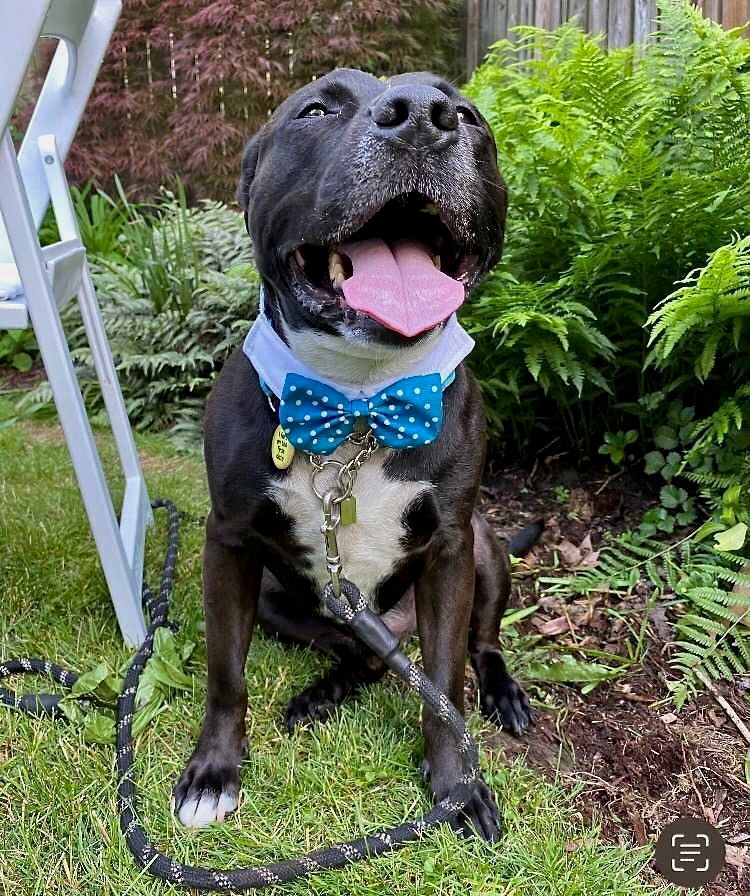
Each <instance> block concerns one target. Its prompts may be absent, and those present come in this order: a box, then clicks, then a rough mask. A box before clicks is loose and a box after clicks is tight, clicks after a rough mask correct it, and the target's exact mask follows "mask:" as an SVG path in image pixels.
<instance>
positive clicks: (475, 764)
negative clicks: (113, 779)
mask: <svg viewBox="0 0 750 896" xmlns="http://www.w3.org/2000/svg"><path fill="white" fill-rule="evenodd" d="M153 507H154V509H157V508H164V509H166V511H167V514H168V516H169V535H168V541H167V552H166V557H165V559H164V567H163V569H162V577H161V585H160V588H159V593H158V594H157V595H154V594H153V593H152V592H151V591H150V589H149V587H148V586H147V585H146V584H145V583H144V585H143V605H144V608H145V610H146V612H147V613H148V616H149V619H150V624H149V627H148V631H147V634H146V640H145V641H144V642H143V644H141V646H140V648H139V649H138V652H137V653H136V654H135V656H134V657H133V660H132V662H131V664H130V668H129V669H128V671H127V674H126V675H125V681H124V683H123V690H122V693H121V694H120V697H119V699H118V701H117V777H118V787H117V792H118V808H119V812H120V829H121V830H122V833H123V836H124V837H125V842H126V843H127V845H128V848H129V849H130V851H131V852H132V853H133V855H134V856H135V858H136V860H137V862H138V863H139V864H140V865H142V866H143V867H144V868H145V869H146V870H147V871H148V873H149V874H151V875H152V876H154V877H157V878H159V879H160V880H164V881H168V882H169V883H171V884H176V885H177V886H181V887H192V888H194V889H198V890H255V889H260V888H262V887H269V886H274V885H277V884H284V883H289V882H291V881H294V880H298V879H299V878H302V877H306V876H307V875H310V874H314V873H315V872H317V871H324V870H328V869H333V868H343V867H344V866H345V865H349V864H352V863H353V862H359V861H361V860H362V859H369V858H375V857H376V856H379V855H382V854H383V853H386V852H391V851H393V850H396V849H398V848H400V847H401V846H405V845H406V844H407V843H410V842H412V841H414V840H417V839H419V838H420V837H421V836H422V835H423V834H424V833H425V832H426V831H428V830H429V829H431V828H434V827H437V826H438V825H441V824H443V823H444V822H446V821H450V820H451V819H452V818H455V817H456V816H457V815H458V814H459V813H460V812H461V811H462V810H463V809H464V808H465V807H466V805H467V803H468V802H469V801H470V799H471V798H472V787H473V785H474V783H475V781H476V780H477V777H478V775H479V755H478V751H477V745H476V743H475V741H474V739H473V738H472V737H471V735H470V734H469V732H468V730H467V728H466V724H465V722H464V719H463V717H462V716H461V714H460V713H459V712H458V710H457V709H456V708H455V706H453V704H452V703H451V702H450V700H448V698H447V697H446V695H445V694H443V693H442V692H441V691H440V690H438V688H436V687H435V685H434V684H433V683H432V682H431V681H430V679H429V678H428V677H427V676H426V675H425V673H424V672H423V671H422V669H421V668H420V667H419V666H417V665H416V664H414V663H412V662H411V660H410V659H409V658H408V657H407V656H405V654H403V653H402V652H401V651H400V650H399V649H398V645H399V642H398V639H397V638H396V637H395V635H393V633H392V632H391V631H390V629H389V628H388V627H387V626H386V625H385V624H384V623H383V621H382V620H381V619H380V617H379V616H377V615H376V614H375V613H373V612H372V611H371V610H370V609H369V608H368V607H367V605H366V603H365V601H364V599H363V597H362V595H361V594H360V592H359V589H358V588H357V587H356V586H355V585H353V584H352V583H351V582H349V581H347V580H346V579H341V596H340V597H336V596H335V595H334V591H333V588H332V586H331V585H328V586H327V587H326V589H325V591H324V592H323V599H324V600H325V603H326V605H327V606H328V608H329V609H330V610H331V611H332V612H333V613H334V614H335V615H336V616H337V617H338V618H339V619H341V620H342V621H343V622H345V623H347V625H349V627H350V628H351V629H352V631H353V632H354V633H355V634H356V635H357V637H359V638H360V639H361V640H362V641H363V642H364V643H365V644H366V645H367V646H368V647H369V648H370V649H371V650H372V651H373V652H374V653H375V654H376V655H377V656H379V657H380V658H381V659H382V660H383V661H384V662H385V663H386V664H387V666H388V667H389V668H390V669H391V670H392V671H393V672H395V673H396V674H397V675H398V676H400V677H401V678H402V679H403V680H404V681H405V682H406V683H407V684H408V685H409V687H410V688H412V689H413V690H415V691H417V692H418V694H419V696H420V697H421V699H422V702H423V704H424V705H425V707H427V708H429V709H431V710H432V711H433V712H434V713H435V714H436V715H437V716H438V718H440V719H441V721H442V722H443V724H444V725H446V727H447V728H448V729H449V731H450V732H451V734H452V735H453V737H454V738H455V739H456V742H457V744H458V746H459V750H460V753H461V758H462V776H461V779H460V781H459V783H458V784H456V785H455V786H454V787H453V789H452V790H451V791H450V792H449V793H448V795H447V796H446V797H444V798H443V799H442V800H440V802H438V803H436V804H435V806H433V808H432V809H431V810H430V811H429V812H427V813H426V814H425V815H423V816H422V817H421V818H419V819H417V820H415V821H407V822H404V823H403V824H400V825H398V826H397V827H394V828H390V829H389V830H386V831H382V832H380V833H377V834H370V835H368V836H366V837H360V838H359V839H357V840H352V841H350V842H349V843H339V844H337V845H335V846H328V847H325V848H323V849H319V850H316V851H315V852H311V853H308V854H307V855H305V856H302V857H300V858H296V859H286V860H284V861H281V862H275V863H273V864H271V865H263V866H260V867H257V868H237V869H234V870H222V869H214V868H198V867H196V866H193V865H182V864H180V863H179V862H177V861H176V860H175V859H172V858H170V857H169V856H167V855H165V854H164V853H162V852H160V851H159V850H158V849H157V848H156V847H155V846H154V845H153V844H152V843H151V842H150V840H149V839H148V836H147V834H146V831H145V830H144V829H143V827H142V826H141V824H140V822H139V821H138V817H137V815H136V805H135V804H136V786H135V781H134V779H133V776H132V768H133V762H134V755H133V733H132V725H133V716H134V714H135V695H136V691H137V689H138V680H139V678H140V676H141V672H142V671H143V669H144V668H145V666H146V663H147V662H148V660H149V658H150V657H151V654H152V652H153V643H154V636H155V634H156V632H157V630H158V629H159V628H161V627H163V626H173V623H171V622H170V621H169V602H170V599H171V596H172V590H173V588H174V571H175V564H176V561H177V548H178V541H179V526H180V519H179V514H178V512H177V508H176V507H175V506H174V504H173V503H172V502H171V501H167V500H158V501H154V502H153ZM344 598H345V599H344ZM25 673H41V674H45V675H49V676H51V677H52V678H53V679H54V680H55V681H57V682H58V683H59V684H61V685H63V686H64V687H68V688H69V687H71V686H72V685H73V684H74V683H75V681H76V679H77V678H78V676H77V675H76V673H75V672H71V671H70V670H69V669H64V668H62V667H61V666H57V665H55V664H53V663H50V662H48V661H46V660H39V659H14V660H6V661H4V662H0V679H2V678H6V677H8V676H9V675H17V674H25ZM61 699H62V696H61V695H59V694H23V695H17V694H15V693H14V692H13V691H9V690H6V689H4V688H0V703H2V704H5V705H6V706H12V707H15V708H16V709H19V710H21V711H22V712H25V713H27V714H29V715H33V716H50V717H52V718H59V717H61V716H62V715H63V714H62V712H61V710H59V709H58V707H57V704H58V703H59V702H60V700H61Z"/></svg>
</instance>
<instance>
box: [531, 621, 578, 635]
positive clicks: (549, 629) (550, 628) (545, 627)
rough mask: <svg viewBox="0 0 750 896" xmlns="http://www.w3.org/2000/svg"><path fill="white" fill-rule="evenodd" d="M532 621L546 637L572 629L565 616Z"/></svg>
mask: <svg viewBox="0 0 750 896" xmlns="http://www.w3.org/2000/svg"><path fill="white" fill-rule="evenodd" d="M531 622H532V625H533V626H534V627H535V628H536V629H537V631H538V632H539V633H540V634H542V635H544V636H545V638H552V637H554V636H555V635H561V634H562V633H563V632H567V631H569V629H570V625H569V624H568V620H567V618H566V617H565V616H558V617H557V618H556V619H547V620H546V621H542V620H541V619H532V620H531Z"/></svg>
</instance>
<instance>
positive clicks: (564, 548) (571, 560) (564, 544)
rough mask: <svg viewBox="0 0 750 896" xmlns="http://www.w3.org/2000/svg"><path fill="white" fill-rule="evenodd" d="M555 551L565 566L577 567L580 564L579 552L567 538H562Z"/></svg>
mask: <svg viewBox="0 0 750 896" xmlns="http://www.w3.org/2000/svg"><path fill="white" fill-rule="evenodd" d="M557 550H558V553H559V554H560V559H561V560H562V562H563V563H564V564H565V565H566V566H571V567H574V566H578V564H579V563H580V562H581V552H580V551H579V550H578V548H577V547H576V546H575V545H574V544H573V542H572V541H568V539H567V538H563V540H562V541H561V542H560V543H559V544H558V545H557Z"/></svg>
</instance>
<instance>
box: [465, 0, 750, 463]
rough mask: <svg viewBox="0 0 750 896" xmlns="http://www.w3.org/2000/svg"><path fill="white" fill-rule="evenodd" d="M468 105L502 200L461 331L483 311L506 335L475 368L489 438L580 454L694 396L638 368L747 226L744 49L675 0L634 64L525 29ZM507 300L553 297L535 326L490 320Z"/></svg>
mask: <svg viewBox="0 0 750 896" xmlns="http://www.w3.org/2000/svg"><path fill="white" fill-rule="evenodd" d="M467 91H468V93H469V94H470V95H471V97H472V98H473V99H474V100H475V102H476V103H477V104H478V105H479V107H480V109H481V110H482V112H483V113H484V115H485V116H486V117H487V119H488V121H489V122H490V124H491V126H492V128H493V131H494V134H495V138H496V140H497V144H498V152H499V157H500V163H501V167H502V170H503V172H504V174H505V176H506V179H507V180H508V184H509V195H510V211H509V221H508V225H509V226H508V234H507V239H506V254H505V258H504V261H503V263H502V265H501V267H500V268H499V269H498V271H497V273H496V274H495V275H494V276H493V277H491V278H489V279H488V281H487V282H486V284H485V285H484V286H483V288H482V291H481V294H480V298H479V300H478V301H477V302H476V303H475V304H473V305H471V306H469V307H468V308H467V309H466V311H465V316H464V319H465V320H466V322H467V323H468V325H469V327H470V329H473V330H474V331H476V332H494V330H493V323H492V320H491V316H492V314H494V315H495V318H496V322H497V323H498V324H499V329H498V333H500V334H501V338H499V339H495V340H494V341H492V342H489V341H488V342H487V343H486V344H484V345H483V346H481V347H480V351H478V352H477V353H476V357H475V358H474V362H473V363H474V366H475V370H476V372H477V373H478V375H479V378H480V381H481V382H482V384H483V386H484V388H485V391H486V393H487V395H488V397H489V400H490V404H492V403H493V402H494V401H495V400H496V398H497V397H498V396H500V397H501V399H502V402H501V410H502V412H501V413H498V412H497V411H496V410H495V412H494V413H493V414H492V416H491V423H492V424H493V428H494V432H495V435H496V436H500V437H501V438H502V439H504V443H505V446H508V444H509V443H511V444H514V445H515V448H516V449H517V450H518V449H521V448H522V447H523V446H524V445H525V444H526V443H527V442H528V441H529V440H530V439H532V438H548V435H547V434H548V433H549V432H555V433H556V434H559V435H561V436H562V437H564V438H565V439H566V440H567V441H568V442H570V443H572V445H573V446H574V447H577V448H582V449H584V450H586V451H589V452H590V451H591V450H592V448H594V447H595V446H596V445H598V444H601V442H602V438H603V434H604V432H605V431H610V432H617V431H618V430H623V431H627V430H628V429H631V428H633V424H634V422H635V424H636V426H637V428H638V429H639V430H640V431H641V433H643V434H644V435H647V434H648V433H649V431H650V429H651V428H652V427H653V425H655V423H657V422H658V415H657V414H655V413H654V412H655V411H658V410H659V405H660V403H661V402H662V401H664V400H666V398H667V395H668V394H669V395H670V397H671V398H679V397H681V396H682V394H683V393H684V392H685V391H686V390H687V389H689V388H690V384H689V381H688V380H683V381H681V382H679V375H680V374H681V373H684V370H683V369H682V367H683V365H679V364H678V365H676V366H677V368H679V369H678V371H677V372H676V373H675V375H671V374H672V370H671V369H670V370H669V373H670V378H669V379H665V374H664V371H662V370H659V369H657V368H655V367H654V366H651V367H649V368H647V369H646V370H645V371H644V363H645V361H646V359H647V356H648V346H647V340H646V337H645V333H644V330H643V326H644V324H645V323H646V321H647V319H648V317H649V315H650V314H651V313H652V311H653V310H654V308H656V307H657V305H658V304H659V303H660V302H661V301H662V300H663V299H664V298H665V296H667V295H669V294H671V293H672V291H673V289H674V284H675V283H676V282H680V281H682V280H683V278H684V277H685V276H686V274H687V272H689V271H690V270H691V269H693V268H696V267H697V266H701V265H703V264H705V261H706V259H707V257H708V256H709V255H710V253H712V252H714V251H716V250H717V249H718V248H719V247H721V246H724V245H726V244H729V243H730V241H731V239H732V236H733V234H734V233H735V232H736V231H737V232H740V233H742V232H743V231H745V230H746V227H747V211H746V210H747V208H748V206H749V205H750V42H748V41H747V40H745V39H744V38H742V37H741V36H740V34H739V33H738V32H725V31H724V30H723V29H722V28H720V27H719V26H718V25H715V24H714V23H712V22H710V21H709V20H707V19H705V18H703V16H702V14H701V13H700V12H699V11H698V10H697V9H694V8H693V7H692V6H691V5H690V4H689V3H688V2H687V0H684V2H683V0H671V2H665V3H664V4H663V6H662V9H661V31H660V38H659V40H658V41H654V42H652V43H650V44H649V45H648V46H647V47H646V48H645V49H644V50H643V52H642V53H641V54H640V56H639V57H638V58H636V56H635V53H634V51H633V49H632V48H629V49H623V50H611V51H606V50H603V49H601V48H600V47H599V45H598V43H597V42H596V41H595V40H594V39H593V38H592V37H590V36H588V35H585V34H583V33H582V32H581V31H580V30H579V29H578V28H577V27H576V26H575V25H573V24H566V25H564V26H562V27H561V28H559V29H558V30H557V31H555V32H554V33H548V32H545V31H541V30H539V29H534V28H522V29H520V40H519V41H518V42H517V43H516V44H511V43H510V42H508V41H501V42H500V43H498V44H496V45H495V47H494V48H493V50H492V52H491V54H490V57H489V59H488V61H487V62H486V63H485V64H484V65H482V66H481V67H480V68H479V69H478V70H477V72H476V73H475V75H474V77H473V78H472V80H471V82H470V84H469V85H468V88H467ZM717 267H718V260H717ZM519 293H520V294H522V295H523V297H524V303H525V306H526V308H527V309H528V311H529V312H530V311H533V310H534V309H535V308H536V307H542V308H544V307H545V306H546V305H548V303H549V300H550V296H554V297H555V305H554V307H552V308H549V307H548V308H547V314H548V318H547V319H546V320H545V326H544V327H543V328H539V327H529V326H528V325H527V322H526V321H525V320H524V319H518V320H513V319H510V318H508V317H507V316H506V317H505V318H504V317H503V315H504V314H505V312H506V308H512V307H513V306H514V304H515V303H516V302H517V301H518V296H519ZM571 309H575V312H574V315H575V319H576V320H579V319H580V320H582V321H584V320H585V322H586V326H585V328H584V327H583V326H581V327H579V334H578V335H579V338H578V339H576V340H570V342H569V344H568V345H567V346H563V345H562V343H560V342H559V341H558V347H559V352H558V356H557V359H556V361H555V363H554V364H548V365H545V366H544V367H543V368H541V367H540V366H539V365H538V364H535V363H534V362H535V360H536V359H538V358H539V357H540V355H543V354H544V351H545V349H544V348H543V347H542V345H543V344H544V343H545V341H546V342H548V341H549V339H550V334H552V333H554V332H555V327H558V328H559V329H560V330H561V331H562V332H565V330H567V329H568V328H569V327H570V318H571V314H572V312H571ZM602 340H604V341H602ZM540 343H541V344H540ZM604 346H606V349H605V348H604ZM701 348H703V346H701ZM709 353H710V346H709ZM581 369H583V370H585V371H586V373H585V374H584V376H583V379H581V377H580V375H578V374H579V373H580V371H581ZM589 369H591V370H593V371H594V372H595V374H596V375H595V376H591V375H590V374H589V372H588V371H589ZM542 370H544V374H545V376H542V375H541V374H542ZM646 396H651V400H650V404H649V403H647V401H646V398H645V397H646ZM513 401H517V402H520V403H521V407H520V408H516V410H515V412H514V413H513V415H512V416H513V422H512V426H511V425H509V424H507V423H504V421H503V417H504V416H506V417H508V418H509V417H510V416H511V415H510V414H506V413H505V411H506V410H507V409H509V408H510V407H511V406H512V402H513ZM686 403H690V402H686ZM519 412H520V413H519ZM633 415H636V417H637V419H636V420H635V421H634V419H633ZM571 417H577V418H578V425H576V426H572V425H571V420H570V418H571ZM544 431H546V433H545V432H544ZM644 443H645V441H644Z"/></svg>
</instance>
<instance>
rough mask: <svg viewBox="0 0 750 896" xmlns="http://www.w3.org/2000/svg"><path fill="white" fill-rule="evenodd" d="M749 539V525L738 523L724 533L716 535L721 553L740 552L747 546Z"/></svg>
mask: <svg viewBox="0 0 750 896" xmlns="http://www.w3.org/2000/svg"><path fill="white" fill-rule="evenodd" d="M746 538H747V525H746V524H745V523H737V525H736V526H732V528H731V529H725V530H724V531H723V532H717V533H716V534H715V535H714V541H715V542H716V547H717V548H718V549H719V550H720V551H739V550H740V549H741V548H742V546H743V545H744V544H745V539H746Z"/></svg>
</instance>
